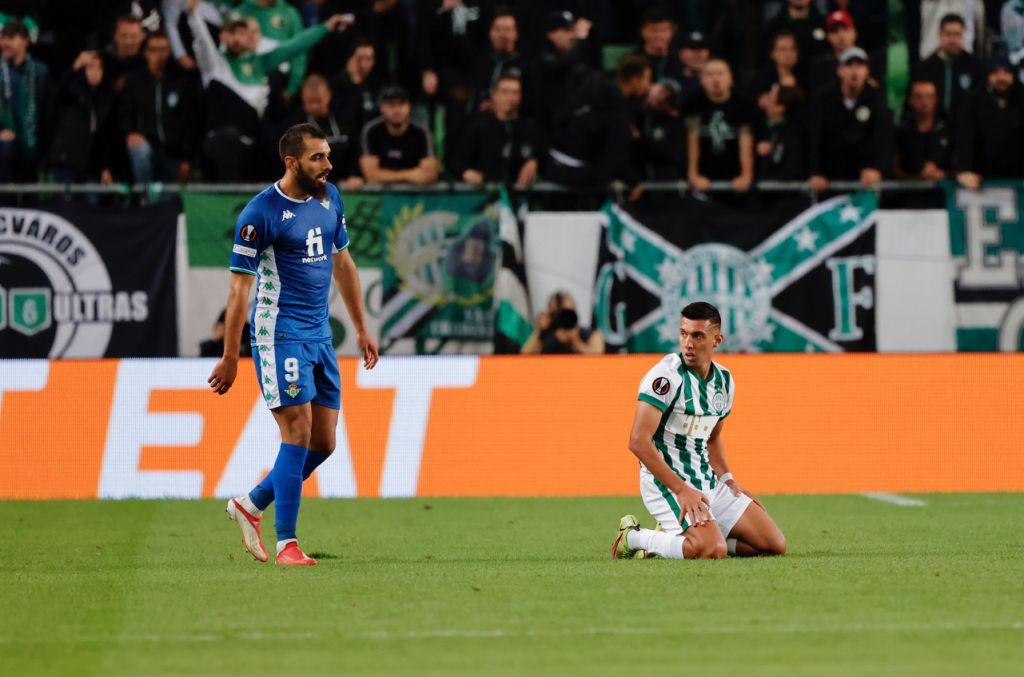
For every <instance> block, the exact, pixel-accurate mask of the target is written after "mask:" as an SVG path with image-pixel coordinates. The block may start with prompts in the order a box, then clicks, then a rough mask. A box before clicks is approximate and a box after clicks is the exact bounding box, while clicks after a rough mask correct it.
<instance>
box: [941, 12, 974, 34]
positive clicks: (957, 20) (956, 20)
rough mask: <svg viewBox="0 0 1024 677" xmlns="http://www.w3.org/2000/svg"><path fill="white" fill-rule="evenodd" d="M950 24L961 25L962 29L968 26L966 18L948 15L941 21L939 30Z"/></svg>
mask: <svg viewBox="0 0 1024 677" xmlns="http://www.w3.org/2000/svg"><path fill="white" fill-rule="evenodd" d="M949 24H960V26H961V27H962V28H966V27H967V24H966V23H965V22H964V18H963V17H962V16H960V15H959V14H946V15H945V16H943V17H942V18H941V19H939V30H940V31H941V30H942V29H943V28H945V27H946V26H948V25H949Z"/></svg>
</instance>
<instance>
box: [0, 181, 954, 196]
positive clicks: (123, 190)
mask: <svg viewBox="0 0 1024 677" xmlns="http://www.w3.org/2000/svg"><path fill="white" fill-rule="evenodd" d="M267 185H268V184H267V182H254V183H183V184H179V183H148V184H147V183H134V184H128V183H66V184H62V183H0V195H63V194H92V195H140V196H144V195H164V194H171V195H176V194H183V193H258V192H259V191H261V190H263V189H264V188H266V187H267ZM640 185H642V186H643V188H644V190H645V191H650V192H687V191H689V190H690V184H689V183H687V182H686V181H646V182H644V183H642V184H640ZM501 187H502V184H499V183H486V184H482V185H479V184H469V183H463V182H461V181H438V182H437V183H432V184H427V185H420V184H412V183H396V184H367V185H365V186H363V187H362V188H361V189H360V190H359V191H355V192H360V193H472V192H482V191H497V190H499V189H500V188H501ZM940 187H941V184H940V183H938V182H936V181H882V182H881V183H879V184H876V185H873V186H870V187H867V188H865V186H863V185H862V184H861V183H860V182H858V181H833V182H831V183H829V187H828V191H829V192H852V191H858V190H865V189H867V190H874V191H880V192H885V191H895V190H898V191H914V192H917V191H929V190H937V189H939V188H940ZM626 189H627V188H626V186H625V184H622V183H619V182H615V183H612V184H610V185H608V186H590V187H572V188H570V187H567V186H563V185H561V184H557V183H551V182H547V181H540V182H537V183H535V184H533V185H532V186H530V187H529V188H526V189H522V190H517V192H520V193H566V194H573V193H622V192H624V191H626ZM752 190H753V191H756V192H763V193H807V194H810V195H813V194H814V193H815V191H814V189H813V188H812V187H811V184H810V183H809V182H807V181H759V182H757V183H755V184H754V186H753V188H752ZM709 192H712V193H732V192H734V191H733V189H732V184H730V183H729V182H728V181H713V182H712V183H711V187H710V190H709Z"/></svg>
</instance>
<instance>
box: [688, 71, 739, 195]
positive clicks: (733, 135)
mask: <svg viewBox="0 0 1024 677" xmlns="http://www.w3.org/2000/svg"><path fill="white" fill-rule="evenodd" d="M700 81H701V85H702V86H703V88H704V91H703V93H702V94H700V95H698V96H696V97H695V98H694V100H693V103H692V104H690V105H688V106H687V109H686V111H685V113H684V114H685V116H686V130H687V161H688V170H687V179H688V180H689V182H690V185H691V186H692V187H693V189H694V190H695V191H697V192H706V191H707V190H708V188H709V187H710V183H711V182H712V181H731V182H732V188H733V190H735V191H736V192H738V193H744V192H746V191H747V190H749V189H750V186H751V184H752V183H753V181H754V135H753V128H754V123H755V121H756V114H755V112H754V109H753V107H752V106H751V105H750V104H749V103H747V102H746V101H745V100H744V99H741V98H740V97H738V96H736V95H735V94H734V93H733V79H732V70H731V69H730V68H729V64H728V63H726V61H725V60H724V59H711V60H710V61H708V63H707V65H706V66H704V71H703V72H702V73H701V76H700Z"/></svg>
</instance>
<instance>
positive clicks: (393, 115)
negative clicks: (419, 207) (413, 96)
mask: <svg viewBox="0 0 1024 677" xmlns="http://www.w3.org/2000/svg"><path fill="white" fill-rule="evenodd" d="M411 112H412V106H411V104H410V102H409V93H408V92H407V91H406V90H405V88H404V87H402V86H400V85H389V86H386V87H384V89H382V90H381V93H380V117H379V118H377V119H376V120H371V121H370V122H368V123H366V126H365V127H363V133H362V144H361V145H362V156H361V157H360V158H359V167H360V169H362V171H363V177H364V178H365V179H366V181H367V183H417V184H428V183H434V182H435V181H437V177H438V172H439V165H438V161H437V157H436V156H435V154H434V139H433V137H432V136H431V134H430V130H428V129H427V128H426V127H424V126H423V125H421V124H420V123H418V122H415V121H413V120H412V119H411V118H410V113H411Z"/></svg>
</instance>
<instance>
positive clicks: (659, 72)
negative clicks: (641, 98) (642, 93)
mask: <svg viewBox="0 0 1024 677" xmlns="http://www.w3.org/2000/svg"><path fill="white" fill-rule="evenodd" d="M675 34H676V25H675V23H674V22H673V21H672V15H671V14H670V13H669V12H668V9H667V7H664V6H661V5H654V6H652V7H649V8H648V9H647V11H645V12H644V15H643V17H642V18H641V19H640V41H641V45H640V49H639V51H638V53H640V54H643V55H644V56H645V57H647V60H648V61H649V62H650V64H651V78H652V80H653V81H654V85H653V86H652V88H651V92H650V96H651V97H652V98H653V99H654V100H655V102H660V101H661V100H663V99H669V100H671V101H672V104H673V106H676V107H678V106H679V103H680V101H679V97H680V94H681V92H682V80H683V64H682V63H681V62H680V61H679V57H678V54H677V53H676V52H675V51H673V49H672V40H673V39H674V38H675Z"/></svg>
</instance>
